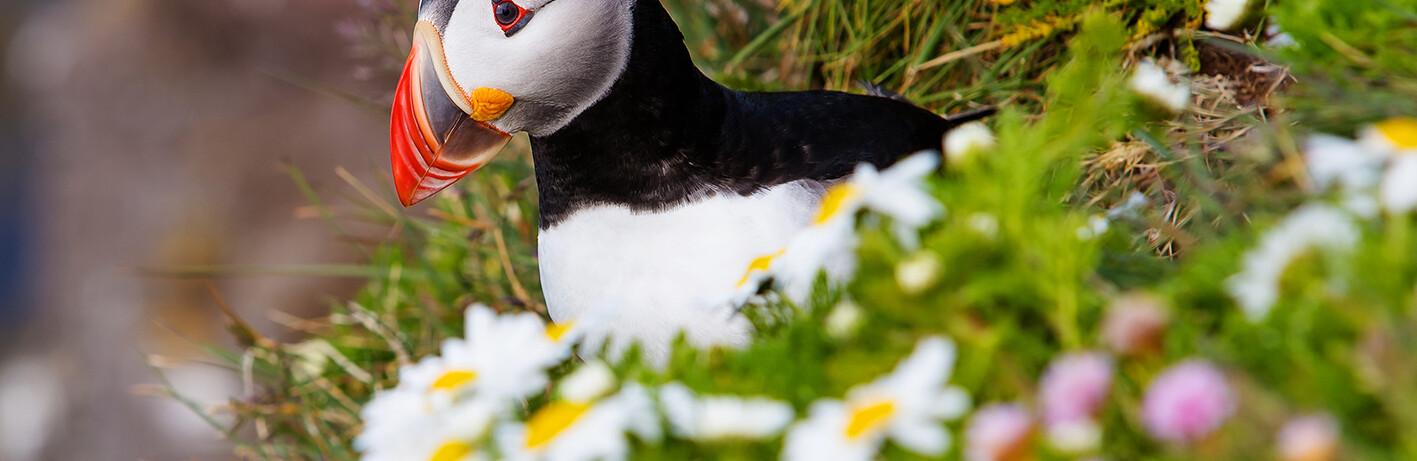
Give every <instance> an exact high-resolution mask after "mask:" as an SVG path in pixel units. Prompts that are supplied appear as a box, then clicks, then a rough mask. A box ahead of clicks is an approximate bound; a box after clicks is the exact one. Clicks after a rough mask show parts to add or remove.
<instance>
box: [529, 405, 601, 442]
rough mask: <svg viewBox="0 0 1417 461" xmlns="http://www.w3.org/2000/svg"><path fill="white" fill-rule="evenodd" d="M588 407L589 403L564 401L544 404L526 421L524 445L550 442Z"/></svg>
mask: <svg viewBox="0 0 1417 461" xmlns="http://www.w3.org/2000/svg"><path fill="white" fill-rule="evenodd" d="M589 409H590V405H584V404H579V403H571V402H564V401H558V402H551V403H548V404H546V406H545V407H542V408H541V409H540V410H537V412H536V414H534V415H531V419H529V420H527V422H526V447H527V448H536V447H540V446H542V445H545V444H546V443H547V442H550V441H551V439H554V438H556V436H557V435H559V434H560V433H562V432H564V431H565V430H566V428H568V427H571V424H574V423H575V422H576V420H577V419H579V418H580V417H581V415H584V414H585V412H586V410H589Z"/></svg>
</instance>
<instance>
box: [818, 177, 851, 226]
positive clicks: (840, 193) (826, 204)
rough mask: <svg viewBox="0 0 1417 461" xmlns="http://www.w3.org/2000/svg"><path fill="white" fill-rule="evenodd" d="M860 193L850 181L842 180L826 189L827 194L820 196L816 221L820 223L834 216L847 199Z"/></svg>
mask: <svg viewBox="0 0 1417 461" xmlns="http://www.w3.org/2000/svg"><path fill="white" fill-rule="evenodd" d="M860 193H861V191H860V190H859V189H857V188H856V186H855V185H853V184H851V183H850V182H843V183H840V184H837V185H835V186H832V187H831V188H830V189H827V195H826V196H825V197H822V207H821V210H820V211H818V212H817V219H816V223H817V224H821V223H824V222H827V220H829V219H831V218H833V217H836V214H837V213H839V212H841V209H842V207H843V205H845V204H846V202H847V201H848V200H851V199H853V198H856V196H857V195H859V194H860Z"/></svg>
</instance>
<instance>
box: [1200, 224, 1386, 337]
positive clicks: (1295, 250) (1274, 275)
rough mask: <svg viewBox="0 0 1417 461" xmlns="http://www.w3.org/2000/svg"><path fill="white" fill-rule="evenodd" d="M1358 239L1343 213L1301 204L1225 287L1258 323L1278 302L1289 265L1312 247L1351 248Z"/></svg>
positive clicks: (1329, 249) (1249, 254)
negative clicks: (1280, 284)
mask: <svg viewBox="0 0 1417 461" xmlns="http://www.w3.org/2000/svg"><path fill="white" fill-rule="evenodd" d="M1358 237H1359V230H1358V226H1357V224H1355V223H1354V222H1353V218H1352V217H1350V216H1349V215H1348V214H1347V213H1345V212H1343V211H1341V210H1338V209H1336V208H1333V207H1329V206H1327V205H1305V206H1303V207H1300V208H1299V209H1298V210H1295V211H1294V212H1293V213H1291V214H1290V215H1289V216H1288V217H1286V218H1284V221H1282V222H1280V223H1279V225H1277V226H1275V227H1274V228H1273V229H1270V230H1269V232H1267V233H1265V235H1264V236H1263V237H1262V238H1261V239H1260V244H1259V247H1258V248H1255V249H1253V250H1251V251H1250V252H1249V253H1247V254H1245V258H1244V260H1243V261H1242V263H1241V269H1240V273H1238V274H1235V275H1234V276H1231V277H1230V279H1228V280H1227V281H1226V287H1227V289H1228V290H1229V292H1230V296H1232V297H1234V298H1235V300H1236V302H1238V303H1239V304H1240V307H1241V308H1243V309H1244V310H1245V314H1246V315H1247V316H1249V318H1250V320H1252V321H1260V320H1262V319H1264V318H1265V317H1266V316H1268V315H1269V311H1270V309H1271V308H1272V307H1273V306H1274V303H1275V302H1276V301H1278V300H1279V281H1280V278H1281V277H1282V276H1283V275H1284V271H1285V269H1286V268H1288V267H1289V263H1290V262H1292V261H1293V260H1294V259H1295V258H1297V257H1299V256H1300V255H1302V254H1304V252H1306V251H1309V250H1310V249H1313V248H1319V249H1323V250H1328V251H1343V250H1348V249H1351V248H1352V247H1353V245H1355V244H1357V243H1358Z"/></svg>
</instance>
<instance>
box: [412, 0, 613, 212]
mask: <svg viewBox="0 0 1417 461" xmlns="http://www.w3.org/2000/svg"><path fill="white" fill-rule="evenodd" d="M631 6H632V1H631V0H422V1H421V2H420V3H419V6H418V23H417V26H416V27H415V29H414V33H413V49H412V50H411V51H410V52H409V57H408V62H407V63H406V64H405V65H404V70H403V75H402V77H401V78H400V79H399V86H398V89H397V91H396V92H395V95H394V107H393V116H392V119H391V121H390V124H389V142H390V151H391V157H392V163H393V172H394V183H395V186H396V187H397V188H398V193H399V199H400V201H402V202H403V204H404V205H405V206H411V205H413V204H415V203H418V202H420V201H422V200H423V199H426V198H428V197H430V196H432V195H433V194H434V193H436V192H438V191H439V190H442V189H443V188H446V187H448V186H450V185H452V184H453V183H454V182H456V181H457V180H459V179H462V178H463V177H464V176H467V174H468V173H471V172H472V171H473V170H476V169H478V168H480V167H482V166H483V165H485V164H487V162H489V161H490V160H491V159H492V157H494V156H496V155H497V153H498V152H500V151H501V150H502V148H503V147H504V146H506V144H507V142H508V141H509V140H510V139H511V135H513V134H516V133H519V132H527V133H530V134H531V135H532V136H546V135H549V134H551V133H554V132H556V131H557V130H559V129H561V128H562V127H564V126H566V125H567V124H568V123H570V122H571V120H572V119H574V118H575V117H576V116H577V115H579V114H580V113H581V112H582V111H584V110H585V109H586V108H588V107H590V106H591V105H593V104H595V103H596V102H597V101H599V100H600V99H601V98H603V97H604V96H605V95H606V94H607V93H608V92H609V91H610V88H611V87H612V86H613V85H614V83H615V81H616V80H617V79H618V78H619V76H620V74H621V73H622V72H623V71H624V69H625V65H626V62H627V61H628V60H629V55H630V41H631V34H632V32H631V24H632V17H631V15H632V12H631Z"/></svg>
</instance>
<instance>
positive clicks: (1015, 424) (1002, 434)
mask: <svg viewBox="0 0 1417 461" xmlns="http://www.w3.org/2000/svg"><path fill="white" fill-rule="evenodd" d="M1032 438H1033V416H1032V415H1030V414H1029V412H1028V410H1027V409H1024V408H1023V407H1022V406H1019V405H1017V404H997V403H996V404H992V405H986V406H984V407H983V408H980V409H979V411H976V412H974V418H973V419H971V420H970V421H969V428H967V429H965V433H964V444H965V445H964V458H965V459H966V460H968V461H1018V460H1022V459H1026V458H1027V455H1028V453H1029V443H1030V442H1031V441H1032Z"/></svg>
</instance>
